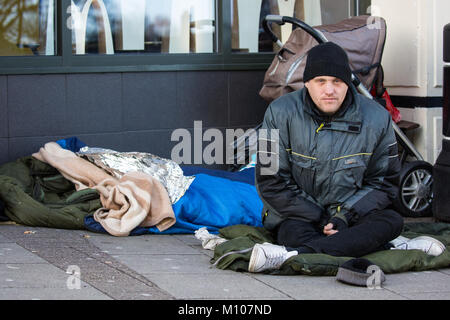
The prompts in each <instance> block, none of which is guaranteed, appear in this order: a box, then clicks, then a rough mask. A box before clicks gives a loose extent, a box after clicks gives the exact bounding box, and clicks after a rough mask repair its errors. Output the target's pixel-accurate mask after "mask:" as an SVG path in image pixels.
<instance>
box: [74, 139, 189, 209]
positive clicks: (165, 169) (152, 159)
mask: <svg viewBox="0 0 450 320" xmlns="http://www.w3.org/2000/svg"><path fill="white" fill-rule="evenodd" d="M77 154H78V155H79V156H80V157H83V158H85V159H87V160H89V161H90V162H92V163H93V164H95V165H96V166H98V167H100V168H102V169H103V170H105V171H106V172H108V173H109V174H111V175H112V176H113V177H116V178H117V179H120V178H121V177H122V176H123V175H124V174H125V173H128V172H132V171H141V172H145V173H147V174H149V175H151V176H152V177H153V178H155V179H157V180H159V182H161V183H162V185H163V186H164V187H165V188H166V190H167V192H168V193H169V198H170V201H171V202H172V204H174V203H175V202H177V201H178V200H179V199H180V198H181V197H182V196H183V195H184V194H185V192H186V190H187V189H188V188H189V186H190V185H191V183H192V181H194V179H195V177H194V176H185V175H183V170H182V169H181V167H180V166H179V165H178V164H177V163H176V162H175V161H173V160H169V159H164V158H161V157H158V156H156V155H153V154H151V153H145V152H118V151H114V150H110V149H104V148H94V147H93V148H91V147H84V148H81V149H80V151H78V152H77Z"/></svg>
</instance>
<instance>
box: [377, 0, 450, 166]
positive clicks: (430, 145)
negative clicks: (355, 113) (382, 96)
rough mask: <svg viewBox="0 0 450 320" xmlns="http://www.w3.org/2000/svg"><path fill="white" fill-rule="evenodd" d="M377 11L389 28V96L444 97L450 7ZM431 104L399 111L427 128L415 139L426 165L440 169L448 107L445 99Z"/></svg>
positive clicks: (412, 3) (426, 1)
mask: <svg viewBox="0 0 450 320" xmlns="http://www.w3.org/2000/svg"><path fill="white" fill-rule="evenodd" d="M371 9H372V10H371V13H372V15H379V16H382V17H383V18H385V19H386V23H387V39H386V45H385V51H384V54H383V60H382V65H383V68H384V71H385V81H384V84H385V86H386V87H387V90H388V92H389V94H390V95H392V96H399V97H422V98H423V97H428V98H429V97H442V73H443V59H442V55H443V54H442V44H443V40H442V39H443V35H442V34H443V27H444V25H445V24H447V23H449V22H450V15H448V14H447V13H448V12H450V1H448V0H396V1H388V0H372V7H371ZM394 100H396V101H402V99H394ZM408 100H409V101H414V100H411V99H408ZM417 101H419V100H417ZM427 101H432V103H431V104H429V105H426V106H423V105H421V103H418V102H416V103H414V102H413V103H411V104H410V105H404V104H403V103H399V105H400V106H401V107H402V108H401V113H402V116H403V119H404V120H409V121H414V122H417V123H419V124H420V125H421V127H420V129H419V130H417V132H415V133H414V134H413V142H414V144H415V145H416V147H417V149H418V150H419V151H420V152H421V153H422V155H423V156H424V158H425V160H427V161H429V162H431V163H434V162H435V160H436V157H437V156H436V154H438V153H436V152H437V151H438V150H440V149H441V142H442V109H441V108H442V103H440V102H438V101H441V100H439V99H427ZM428 109H430V110H428Z"/></svg>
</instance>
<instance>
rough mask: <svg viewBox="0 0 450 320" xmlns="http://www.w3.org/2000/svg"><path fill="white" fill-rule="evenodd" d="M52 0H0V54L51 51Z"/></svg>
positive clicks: (52, 37)
mask: <svg viewBox="0 0 450 320" xmlns="http://www.w3.org/2000/svg"><path fill="white" fill-rule="evenodd" d="M54 8H55V5H54V0H0V55H1V56H26V55H54V53H55V44H54V41H55V40H54Z"/></svg>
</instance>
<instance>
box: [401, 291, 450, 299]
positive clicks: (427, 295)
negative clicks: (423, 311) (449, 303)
mask: <svg viewBox="0 0 450 320" xmlns="http://www.w3.org/2000/svg"><path fill="white" fill-rule="evenodd" d="M402 295H403V296H405V297H406V298H408V299H411V300H450V291H447V292H445V291H439V292H415V293H403V294H402Z"/></svg>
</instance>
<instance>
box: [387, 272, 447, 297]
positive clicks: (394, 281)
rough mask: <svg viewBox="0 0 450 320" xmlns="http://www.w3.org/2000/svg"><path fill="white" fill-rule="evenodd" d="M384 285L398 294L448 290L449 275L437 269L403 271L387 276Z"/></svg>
mask: <svg viewBox="0 0 450 320" xmlns="http://www.w3.org/2000/svg"><path fill="white" fill-rule="evenodd" d="M385 287H386V288H387V289H389V290H390V291H392V292H396V293H399V294H404V293H420V292H438V291H444V292H445V291H450V276H449V275H447V274H445V273H442V272H438V271H422V272H405V273H398V274H391V275H388V276H387V279H386V284H385Z"/></svg>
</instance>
